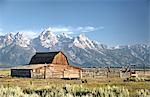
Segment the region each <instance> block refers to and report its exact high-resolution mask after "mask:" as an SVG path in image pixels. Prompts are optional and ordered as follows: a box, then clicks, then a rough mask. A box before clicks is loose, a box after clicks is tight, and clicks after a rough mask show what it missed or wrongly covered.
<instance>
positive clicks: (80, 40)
mask: <svg viewBox="0 0 150 97" xmlns="http://www.w3.org/2000/svg"><path fill="white" fill-rule="evenodd" d="M73 44H74V45H75V46H76V47H79V48H90V49H95V46H94V44H93V43H92V41H91V40H90V39H89V38H87V37H86V36H85V35H83V34H80V35H79V36H78V37H76V38H75V39H74V42H73Z"/></svg>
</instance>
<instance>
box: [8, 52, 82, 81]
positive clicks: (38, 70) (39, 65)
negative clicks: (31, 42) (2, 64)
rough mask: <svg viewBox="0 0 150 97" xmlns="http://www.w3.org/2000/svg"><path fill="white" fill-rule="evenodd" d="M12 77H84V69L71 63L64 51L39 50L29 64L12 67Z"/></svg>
mask: <svg viewBox="0 0 150 97" xmlns="http://www.w3.org/2000/svg"><path fill="white" fill-rule="evenodd" d="M11 76H12V77H28V78H69V79H74V78H76V79H80V78H82V70H81V69H80V68H78V67H75V66H72V65H70V64H69V62H68V60H67V57H66V56H65V55H64V53H63V52H61V51H59V52H37V53H36V54H35V55H34V56H33V57H32V58H31V61H30V63H29V65H25V66H20V67H16V68H12V69H11Z"/></svg>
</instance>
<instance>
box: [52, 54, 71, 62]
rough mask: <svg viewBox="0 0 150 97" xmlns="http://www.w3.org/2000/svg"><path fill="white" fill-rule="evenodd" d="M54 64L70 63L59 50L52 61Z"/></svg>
mask: <svg viewBox="0 0 150 97" xmlns="http://www.w3.org/2000/svg"><path fill="white" fill-rule="evenodd" d="M52 63H53V64H62V65H69V64H68V60H67V57H66V56H65V55H64V54H63V53H62V52H59V53H58V54H57V55H56V56H55V57H54V60H53V62H52Z"/></svg>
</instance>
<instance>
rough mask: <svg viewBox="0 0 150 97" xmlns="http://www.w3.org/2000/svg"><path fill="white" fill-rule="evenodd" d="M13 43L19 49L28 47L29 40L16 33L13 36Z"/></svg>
mask: <svg viewBox="0 0 150 97" xmlns="http://www.w3.org/2000/svg"><path fill="white" fill-rule="evenodd" d="M13 43H14V44H16V45H19V46H21V47H28V46H29V45H30V39H29V38H28V37H27V36H26V35H25V34H23V33H19V32H18V33H17V34H16V35H15V36H14V41H13Z"/></svg>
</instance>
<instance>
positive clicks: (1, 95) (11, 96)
mask: <svg viewBox="0 0 150 97" xmlns="http://www.w3.org/2000/svg"><path fill="white" fill-rule="evenodd" d="M0 97H39V96H38V95H37V94H35V93H32V94H26V93H23V90H22V89H21V88H20V87H3V86H1V87H0Z"/></svg>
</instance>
